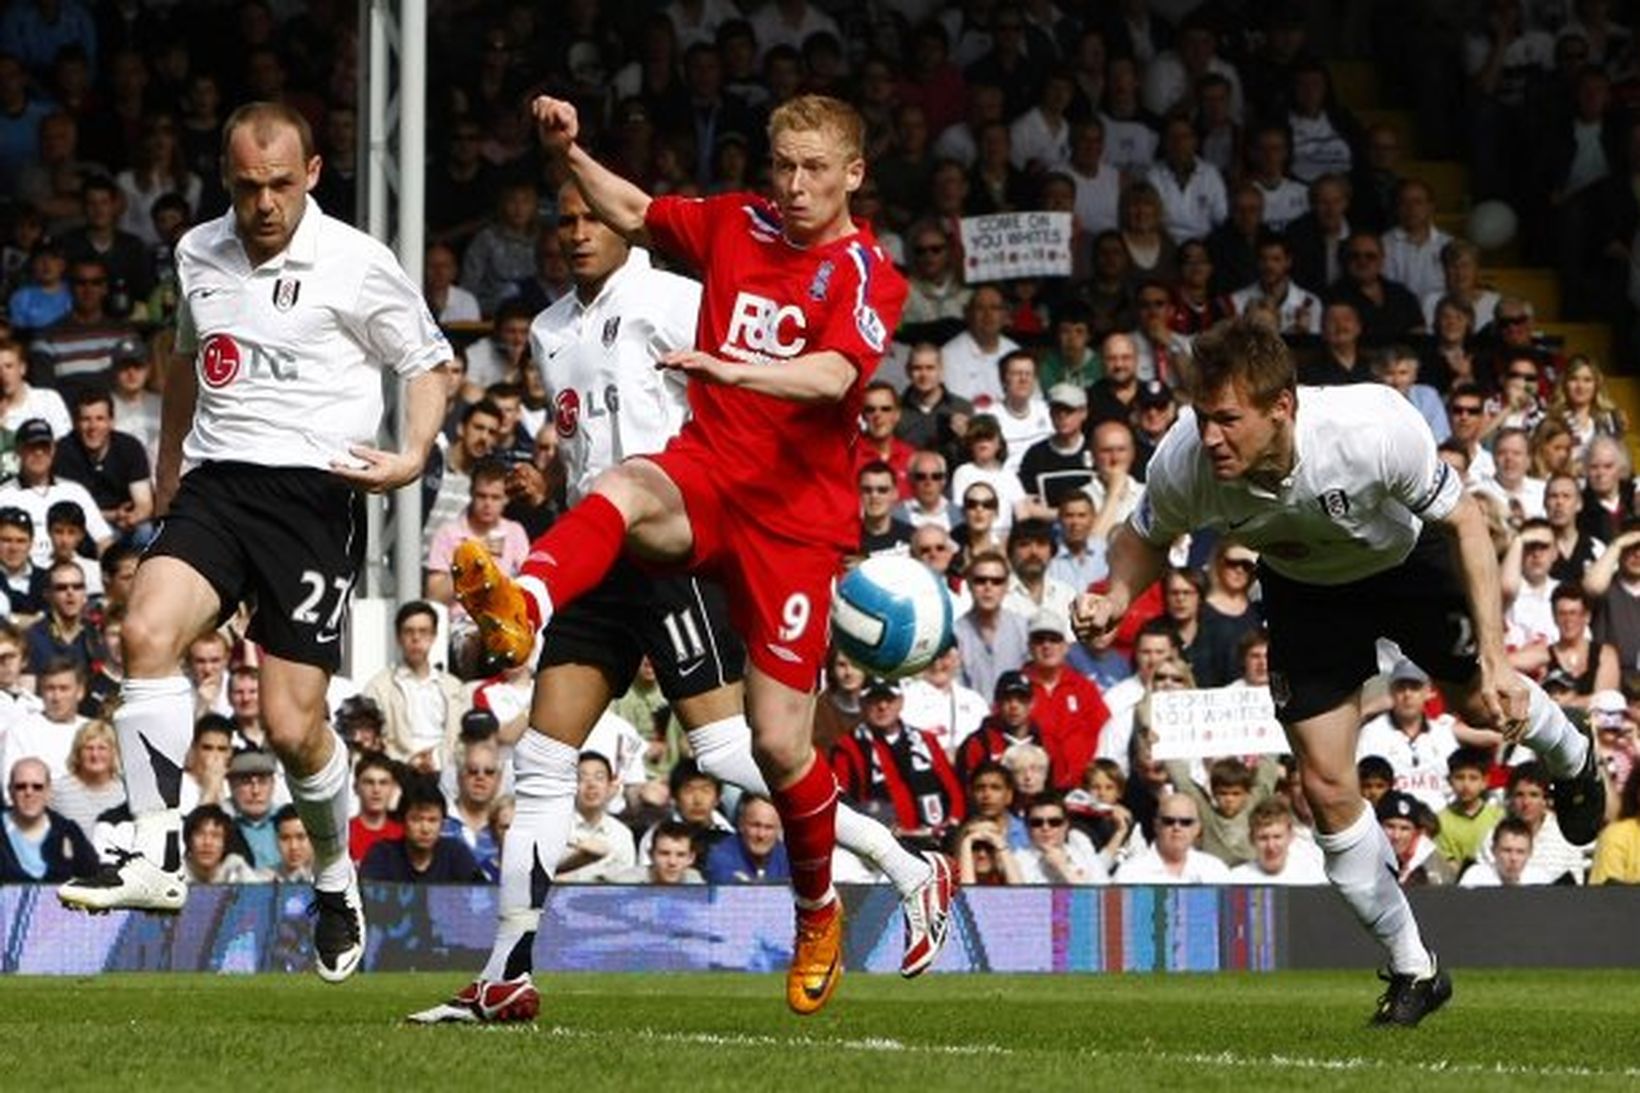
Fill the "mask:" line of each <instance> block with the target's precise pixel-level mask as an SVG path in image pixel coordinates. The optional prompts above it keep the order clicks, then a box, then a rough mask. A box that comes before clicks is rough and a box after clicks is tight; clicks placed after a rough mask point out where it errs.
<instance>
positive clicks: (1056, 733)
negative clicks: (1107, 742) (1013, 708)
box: [1024, 608, 1110, 792]
mask: <svg viewBox="0 0 1640 1093" xmlns="http://www.w3.org/2000/svg"><path fill="white" fill-rule="evenodd" d="M1068 636H1069V635H1068V627H1067V624H1066V617H1065V615H1063V614H1061V613H1060V612H1059V611H1057V610H1054V609H1051V608H1043V609H1041V610H1039V611H1037V612H1036V614H1035V615H1033V616H1032V618H1031V623H1030V650H1031V653H1030V660H1029V661H1028V662H1027V663H1026V665H1025V668H1024V674H1025V677H1026V678H1027V679H1029V680H1030V681H1031V689H1032V701H1031V716H1032V718H1033V720H1034V721H1035V723H1036V725H1037V726H1038V729H1039V732H1040V734H1041V737H1042V744H1043V747H1045V748H1046V749H1047V750H1048V754H1049V756H1050V757H1051V758H1052V761H1053V770H1054V774H1055V778H1054V785H1055V788H1056V789H1058V790H1060V791H1061V792H1063V791H1065V790H1068V789H1074V788H1076V787H1077V786H1079V785H1081V784H1082V772H1083V770H1085V769H1086V768H1087V765H1088V764H1089V763H1090V762H1092V761H1093V757H1094V754H1095V752H1096V751H1097V750H1098V746H1099V734H1100V731H1101V730H1102V729H1103V728H1104V726H1105V723H1106V722H1108V721H1109V720H1110V710H1109V709H1108V708H1107V707H1106V706H1105V702H1104V699H1103V698H1102V697H1101V696H1100V694H1099V688H1098V686H1097V685H1095V684H1094V683H1093V682H1092V681H1090V680H1088V679H1087V678H1085V677H1084V676H1082V675H1080V674H1079V673H1077V672H1075V671H1073V670H1071V669H1069V668H1067V667H1066V663H1065V658H1066V652H1067V649H1066V642H1067V640H1068Z"/></svg>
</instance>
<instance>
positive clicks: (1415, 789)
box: [1355, 713, 1458, 812]
mask: <svg viewBox="0 0 1640 1093" xmlns="http://www.w3.org/2000/svg"><path fill="white" fill-rule="evenodd" d="M1454 724H1456V719H1455V718H1454V717H1453V716H1452V715H1451V714H1442V715H1441V716H1440V717H1437V718H1434V719H1432V720H1428V721H1427V724H1426V725H1425V729H1424V731H1422V732H1420V733H1418V735H1417V736H1412V737H1409V736H1407V734H1406V733H1404V732H1402V731H1401V730H1400V729H1398V728H1396V727H1395V723H1394V722H1393V721H1391V720H1390V716H1389V714H1387V713H1384V714H1379V715H1378V716H1377V717H1375V718H1373V719H1372V720H1371V721H1368V722H1367V723H1366V724H1365V725H1362V726H1361V735H1360V736H1359V737H1357V738H1356V742H1355V758H1356V761H1357V762H1359V761H1360V760H1362V759H1365V758H1366V757H1367V756H1369V755H1376V756H1378V757H1379V758H1381V759H1383V760H1384V761H1385V762H1387V763H1388V764H1389V765H1390V769H1391V770H1392V771H1394V772H1395V788H1396V789H1397V790H1398V791H1399V792H1401V793H1410V794H1411V795H1412V796H1414V797H1416V798H1418V800H1420V801H1422V802H1423V803H1424V805H1425V806H1427V807H1428V808H1429V810H1430V811H1431V812H1439V811H1441V809H1443V808H1445V807H1446V805H1447V801H1448V800H1449V799H1450V797H1451V793H1450V790H1449V787H1448V785H1447V781H1446V762H1447V760H1448V759H1450V758H1452V753H1453V752H1455V751H1457V750H1458V737H1457V736H1456V735H1455V734H1454V733H1453V731H1452V727H1453V725H1454Z"/></svg>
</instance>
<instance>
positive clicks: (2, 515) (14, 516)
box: [0, 505, 34, 535]
mask: <svg viewBox="0 0 1640 1093" xmlns="http://www.w3.org/2000/svg"><path fill="white" fill-rule="evenodd" d="M0 524H4V525H6V526H7V527H19V528H22V529H23V530H24V531H26V532H28V533H29V534H30V535H33V534H34V517H32V516H30V515H29V514H28V510H27V509H20V508H18V507H17V506H16V505H7V506H6V507H5V508H0Z"/></svg>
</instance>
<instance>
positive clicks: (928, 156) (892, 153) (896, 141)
mask: <svg viewBox="0 0 1640 1093" xmlns="http://www.w3.org/2000/svg"><path fill="white" fill-rule="evenodd" d="M893 134H894V136H893V140H892V142H891V143H890V144H889V146H888V147H886V148H884V149H883V154H882V155H881V156H878V157H876V158H874V159H873V160H872V174H873V175H875V176H876V179H877V185H878V186H879V187H880V188H881V196H882V201H883V204H884V206H885V207H886V217H883V218H881V219H885V220H886V224H885V226H892V227H895V228H903V227H905V226H906V225H908V224H910V223H911V222H912V220H913V218H914V217H915V215H916V214H917V212H918V211H919V206H920V205H921V204H922V202H923V200H924V195H926V194H927V193H928V188H929V186H930V185H931V184H932V182H933V176H934V163H935V159H934V155H933V152H932V150H931V148H930V140H931V137H930V134H929V128H928V114H927V112H926V111H924V110H923V108H922V107H921V106H920V105H918V104H917V103H900V104H899V105H898V106H897V107H896V108H895V109H894V119H893ZM936 230H937V229H936ZM941 243H942V244H943V243H944V241H943V240H941ZM941 253H945V252H944V251H943V250H942V252H941ZM913 256H914V257H918V255H916V253H915V252H913ZM933 264H934V263H933V262H932V261H931V262H930V265H933ZM945 264H946V265H947V266H949V263H945ZM960 314H961V312H960V311H959V312H958V315H960ZM901 321H902V322H904V321H905V320H904V317H903V315H902V317H901ZM917 321H919V322H920V321H923V320H922V319H920V318H919V319H918V320H917Z"/></svg>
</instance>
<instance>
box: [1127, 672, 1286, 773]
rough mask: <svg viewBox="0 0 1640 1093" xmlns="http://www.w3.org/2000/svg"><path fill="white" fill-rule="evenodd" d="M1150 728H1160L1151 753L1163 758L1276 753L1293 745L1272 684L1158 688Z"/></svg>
mask: <svg viewBox="0 0 1640 1093" xmlns="http://www.w3.org/2000/svg"><path fill="white" fill-rule="evenodd" d="M1150 727H1151V730H1152V731H1154V732H1155V733H1156V742H1155V744H1154V745H1153V747H1152V750H1151V754H1152V755H1154V756H1155V757H1156V758H1157V759H1210V758H1213V757H1215V756H1220V755H1266V754H1268V755H1276V754H1279V753H1281V752H1284V751H1287V750H1288V748H1287V737H1286V736H1285V735H1284V734H1283V733H1282V731H1281V724H1280V723H1279V722H1278V721H1276V709H1275V704H1274V703H1272V702H1271V701H1270V689H1269V688H1268V687H1216V688H1213V689H1212V690H1206V691H1157V692H1156V693H1154V694H1152V695H1151V696H1150Z"/></svg>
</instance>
